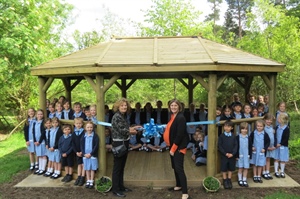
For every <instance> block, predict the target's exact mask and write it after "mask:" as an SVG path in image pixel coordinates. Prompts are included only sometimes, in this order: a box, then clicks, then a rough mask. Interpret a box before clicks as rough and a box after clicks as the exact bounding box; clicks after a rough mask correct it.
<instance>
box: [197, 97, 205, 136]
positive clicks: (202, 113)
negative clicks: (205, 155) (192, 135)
mask: <svg viewBox="0 0 300 199" xmlns="http://www.w3.org/2000/svg"><path fill="white" fill-rule="evenodd" d="M198 121H207V111H206V110H205V104H204V103H201V104H200V107H199V118H198ZM200 127H201V128H202V131H203V132H205V131H206V128H207V125H203V124H202V125H200Z"/></svg>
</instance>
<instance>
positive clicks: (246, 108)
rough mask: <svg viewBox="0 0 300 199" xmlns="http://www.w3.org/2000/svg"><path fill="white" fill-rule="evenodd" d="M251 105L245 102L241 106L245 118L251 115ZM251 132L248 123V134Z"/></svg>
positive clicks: (250, 126)
mask: <svg viewBox="0 0 300 199" xmlns="http://www.w3.org/2000/svg"><path fill="white" fill-rule="evenodd" d="M251 110H252V107H251V106H250V105H249V104H245V105H244V107H243V114H244V117H245V118H252V115H251ZM251 132H252V125H251V124H248V135H250V133H251Z"/></svg>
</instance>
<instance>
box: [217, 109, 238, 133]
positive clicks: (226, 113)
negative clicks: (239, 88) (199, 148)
mask: <svg viewBox="0 0 300 199" xmlns="http://www.w3.org/2000/svg"><path fill="white" fill-rule="evenodd" d="M232 119H234V117H233V115H232V110H231V107H230V106H228V105H224V106H223V107H222V114H221V117H220V121H223V120H232ZM222 131H223V130H222V126H221V125H220V126H219V127H218V135H219V136H220V135H221V134H222Z"/></svg>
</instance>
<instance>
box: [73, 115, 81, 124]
mask: <svg viewBox="0 0 300 199" xmlns="http://www.w3.org/2000/svg"><path fill="white" fill-rule="evenodd" d="M76 121H77V122H81V123H82V124H83V119H82V118H81V117H75V118H74V123H75V122H76Z"/></svg>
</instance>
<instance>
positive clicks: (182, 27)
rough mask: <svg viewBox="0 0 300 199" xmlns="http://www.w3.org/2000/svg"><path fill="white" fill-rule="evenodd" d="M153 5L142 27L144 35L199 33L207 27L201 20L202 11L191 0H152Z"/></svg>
mask: <svg viewBox="0 0 300 199" xmlns="http://www.w3.org/2000/svg"><path fill="white" fill-rule="evenodd" d="M152 3H153V5H152V6H151V8H150V9H148V10H146V11H144V12H145V18H146V19H145V22H146V23H148V24H149V26H144V27H142V35H144V36H177V35H199V34H200V33H201V32H202V31H201V30H202V29H203V28H204V27H205V26H204V24H203V23H201V22H200V19H199V17H200V14H201V12H199V11H196V10H195V7H193V6H192V4H191V1H190V0H188V1H180V0H152Z"/></svg>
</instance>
